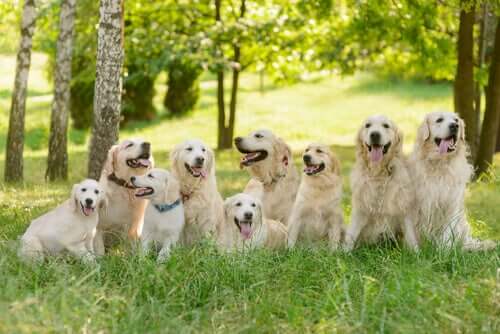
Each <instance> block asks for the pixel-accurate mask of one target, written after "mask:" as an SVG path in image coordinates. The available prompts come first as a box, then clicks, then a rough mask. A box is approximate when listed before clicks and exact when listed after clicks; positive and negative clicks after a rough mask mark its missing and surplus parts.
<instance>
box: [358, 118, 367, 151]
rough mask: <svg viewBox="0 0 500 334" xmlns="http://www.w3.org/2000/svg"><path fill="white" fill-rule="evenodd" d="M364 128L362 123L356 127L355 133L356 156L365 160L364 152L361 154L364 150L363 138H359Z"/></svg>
mask: <svg viewBox="0 0 500 334" xmlns="http://www.w3.org/2000/svg"><path fill="white" fill-rule="evenodd" d="M364 128H365V126H364V124H363V125H361V126H360V127H359V129H358V132H357V133H356V156H357V158H358V159H362V160H366V159H367V158H366V156H365V154H363V152H364V150H365V144H364V142H363V138H361V135H362V133H363V129H364Z"/></svg>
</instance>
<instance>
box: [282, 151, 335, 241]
mask: <svg viewBox="0 0 500 334" xmlns="http://www.w3.org/2000/svg"><path fill="white" fill-rule="evenodd" d="M302 159H303V160H304V175H303V176H302V180H301V182H300V186H299V191H298V193H297V197H296V198H295V204H294V206H293V209H292V214H291V216H290V221H289V223H288V247H293V246H294V245H295V243H296V242H297V241H298V242H300V243H307V244H309V243H314V242H318V241H328V243H329V245H330V247H332V248H333V249H337V248H338V247H339V246H340V243H341V241H342V236H343V228H344V226H343V225H344V223H343V222H344V220H343V214H342V208H341V206H340V201H341V198H342V178H341V175H340V162H339V160H338V159H337V157H336V156H335V155H334V154H333V153H332V151H331V150H330V148H328V146H326V145H322V144H311V145H309V146H308V147H307V148H306V150H305V151H304V154H303V156H302Z"/></svg>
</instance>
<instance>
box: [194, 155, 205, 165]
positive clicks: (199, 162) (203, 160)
mask: <svg viewBox="0 0 500 334" xmlns="http://www.w3.org/2000/svg"><path fill="white" fill-rule="evenodd" d="M195 161H196V164H197V165H198V166H201V165H203V163H204V162H205V158H204V157H196V160H195Z"/></svg>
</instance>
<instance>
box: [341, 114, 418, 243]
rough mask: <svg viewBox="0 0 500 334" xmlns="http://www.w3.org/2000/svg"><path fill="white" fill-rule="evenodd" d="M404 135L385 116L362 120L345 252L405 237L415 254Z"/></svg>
mask: <svg viewBox="0 0 500 334" xmlns="http://www.w3.org/2000/svg"><path fill="white" fill-rule="evenodd" d="M402 147H403V135H402V134H401V132H400V130H399V129H398V128H397V127H396V125H395V124H394V123H393V122H392V121H391V120H390V119H388V118H387V117H386V116H383V115H376V116H371V117H369V118H368V119H366V120H365V121H364V122H363V124H362V126H361V128H360V129H359V131H358V135H357V140H356V161H355V163H354V166H353V169H352V172H351V190H352V199H351V201H352V214H351V224H350V225H349V227H348V228H347V231H346V236H345V248H346V249H347V250H351V249H353V248H354V247H355V245H356V244H357V243H374V242H377V241H378V240H380V239H382V238H391V239H393V238H395V237H397V236H399V235H401V234H402V235H403V237H404V240H405V242H406V245H407V246H408V247H410V248H411V249H418V239H417V234H416V230H415V222H414V217H412V215H411V214H410V212H411V208H412V206H414V205H415V190H414V185H413V183H412V178H411V175H410V170H409V166H408V161H407V159H406V158H405V157H404V156H403V153H402Z"/></svg>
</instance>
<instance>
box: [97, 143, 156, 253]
mask: <svg viewBox="0 0 500 334" xmlns="http://www.w3.org/2000/svg"><path fill="white" fill-rule="evenodd" d="M152 167H153V156H152V155H151V145H150V143H148V142H146V141H144V140H142V139H128V140H124V141H123V142H121V143H120V144H118V145H114V146H113V147H111V149H110V150H109V152H108V157H107V159H106V162H105V164H104V168H103V170H102V173H101V178H100V179H99V183H100V184H101V187H102V188H103V189H104V191H105V193H106V196H107V198H108V202H109V204H108V207H107V209H106V210H101V211H100V212H99V224H98V225H97V235H96V238H95V250H96V252H97V254H100V255H102V254H104V252H105V245H106V247H109V246H110V245H111V241H113V239H116V237H118V238H124V237H125V236H126V235H127V234H128V237H129V238H130V239H132V240H135V239H138V238H139V237H140V235H141V232H142V226H143V223H144V211H145V209H146V205H147V200H145V199H139V198H136V197H135V196H134V192H135V189H134V187H133V186H132V185H131V184H130V182H129V180H130V178H131V177H132V176H138V175H143V174H145V173H147V172H148V171H149V170H150V169H151V168H152Z"/></svg>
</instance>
